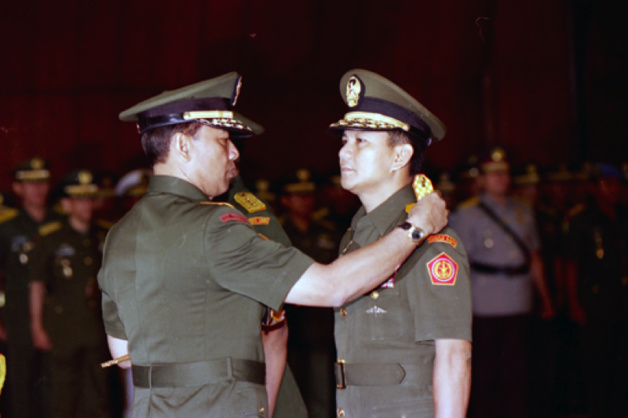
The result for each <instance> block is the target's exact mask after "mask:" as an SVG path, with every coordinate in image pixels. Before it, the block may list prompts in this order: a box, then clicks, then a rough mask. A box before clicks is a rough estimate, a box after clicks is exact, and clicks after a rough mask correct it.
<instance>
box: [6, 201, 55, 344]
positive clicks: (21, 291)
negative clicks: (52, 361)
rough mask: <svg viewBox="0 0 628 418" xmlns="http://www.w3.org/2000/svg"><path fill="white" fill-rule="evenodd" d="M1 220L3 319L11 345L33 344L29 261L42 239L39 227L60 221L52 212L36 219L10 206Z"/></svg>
mask: <svg viewBox="0 0 628 418" xmlns="http://www.w3.org/2000/svg"><path fill="white" fill-rule="evenodd" d="M2 215H3V216H2V218H1V219H0V270H1V271H2V276H3V277H2V282H3V285H4V292H5V306H4V307H3V308H2V320H3V323H4V326H5V327H6V330H7V339H8V341H9V343H11V344H27V345H29V346H31V345H32V339H31V333H30V311H29V302H28V301H29V287H28V284H29V273H28V268H29V264H30V263H31V261H32V260H33V256H32V251H33V249H34V248H35V246H36V244H37V243H38V242H39V241H40V237H39V231H38V229H39V226H40V225H43V224H46V223H49V222H52V221H54V220H58V219H59V218H60V216H59V215H58V214H56V213H54V212H52V211H50V212H49V213H48V214H47V216H46V219H44V221H43V222H36V221H35V220H33V219H32V218H31V217H30V216H29V215H28V213H26V211H25V210H23V209H8V210H7V211H5V212H3V214H2Z"/></svg>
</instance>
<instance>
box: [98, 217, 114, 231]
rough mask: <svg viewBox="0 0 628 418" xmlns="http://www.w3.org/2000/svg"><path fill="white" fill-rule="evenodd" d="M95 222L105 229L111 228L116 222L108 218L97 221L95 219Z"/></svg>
mask: <svg viewBox="0 0 628 418" xmlns="http://www.w3.org/2000/svg"><path fill="white" fill-rule="evenodd" d="M94 224H95V225H96V226H99V227H101V228H103V229H111V227H112V226H113V225H114V224H115V222H111V221H108V220H107V219H97V220H96V221H94Z"/></svg>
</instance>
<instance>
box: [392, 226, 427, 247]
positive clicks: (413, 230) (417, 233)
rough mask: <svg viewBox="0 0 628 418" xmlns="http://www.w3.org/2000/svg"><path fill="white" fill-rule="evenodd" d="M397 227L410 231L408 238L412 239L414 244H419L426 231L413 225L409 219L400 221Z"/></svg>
mask: <svg viewBox="0 0 628 418" xmlns="http://www.w3.org/2000/svg"><path fill="white" fill-rule="evenodd" d="M397 227H398V228H401V229H403V230H404V231H408V239H410V241H412V242H413V243H414V245H419V244H420V243H421V240H422V239H423V238H424V237H425V232H424V231H423V230H422V229H421V228H419V227H418V226H414V225H412V224H411V223H410V222H408V221H405V222H402V223H400V224H399V225H397Z"/></svg>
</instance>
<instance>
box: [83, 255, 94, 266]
mask: <svg viewBox="0 0 628 418" xmlns="http://www.w3.org/2000/svg"><path fill="white" fill-rule="evenodd" d="M83 261H84V262H85V265H86V266H91V265H92V262H93V260H92V258H91V257H89V256H88V257H85V259H84V260H83Z"/></svg>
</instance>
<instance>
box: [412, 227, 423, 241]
mask: <svg viewBox="0 0 628 418" xmlns="http://www.w3.org/2000/svg"><path fill="white" fill-rule="evenodd" d="M421 238H423V231H421V230H420V229H415V230H414V231H412V240H413V241H419V240H420V239H421Z"/></svg>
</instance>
